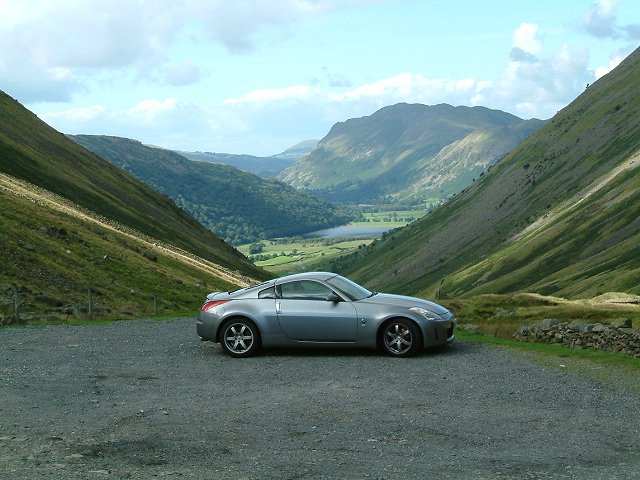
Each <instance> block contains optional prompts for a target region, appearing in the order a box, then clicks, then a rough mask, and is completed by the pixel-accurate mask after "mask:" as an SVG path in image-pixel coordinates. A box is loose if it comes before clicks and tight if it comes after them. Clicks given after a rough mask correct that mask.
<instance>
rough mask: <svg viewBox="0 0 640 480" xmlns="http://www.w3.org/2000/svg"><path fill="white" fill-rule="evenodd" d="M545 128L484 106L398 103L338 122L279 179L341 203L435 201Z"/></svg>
mask: <svg viewBox="0 0 640 480" xmlns="http://www.w3.org/2000/svg"><path fill="white" fill-rule="evenodd" d="M542 124H543V122H542V121H540V120H535V119H534V120H528V121H525V120H522V119H520V118H518V117H516V116H514V115H511V114H509V113H505V112H502V111H499V110H490V109H488V108H484V107H452V106H451V105H446V104H441V105H435V106H427V105H420V104H413V105H409V104H405V103H400V104H397V105H393V106H389V107H385V108H382V109H380V110H378V111H377V112H375V113H374V114H373V115H371V116H368V117H362V118H354V119H351V120H347V121H346V122H340V123H337V124H335V125H334V126H333V127H332V128H331V130H330V131H329V133H328V134H327V136H325V137H324V138H323V139H322V140H320V142H319V143H318V146H317V147H316V148H315V149H314V150H312V151H311V152H310V153H309V154H308V155H306V156H305V157H303V158H301V159H300V160H298V161H297V162H296V163H294V164H293V165H292V166H290V167H289V168H287V169H286V170H284V171H283V172H281V173H280V174H279V175H278V178H280V179H281V180H283V181H284V182H286V183H288V184H290V185H293V186H294V187H296V188H302V189H305V190H308V191H310V192H313V193H314V194H316V195H318V196H320V197H323V198H332V199H333V200H335V201H339V202H345V203H384V202H402V201H404V202H407V201H409V202H414V203H416V204H418V203H423V202H425V201H426V202H428V203H439V202H441V201H442V200H443V199H445V198H447V197H449V196H450V195H452V194H453V193H455V192H457V191H460V190H461V189H462V188H464V187H465V186H467V185H468V184H469V183H470V182H471V181H472V179H473V178H474V177H478V176H479V175H480V173H482V172H484V171H485V170H486V169H487V168H488V167H490V166H491V165H492V164H493V163H495V162H496V161H497V160H499V159H500V158H501V157H503V156H504V155H505V154H506V153H507V152H508V151H509V150H510V149H512V148H513V147H515V146H516V145H517V144H519V143H520V142H521V141H522V140H523V139H525V138H526V137H527V136H528V135H530V134H531V133H532V132H534V131H535V130H536V129H538V128H539V127H540V126H541V125H542Z"/></svg>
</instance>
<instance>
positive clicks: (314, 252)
mask: <svg viewBox="0 0 640 480" xmlns="http://www.w3.org/2000/svg"><path fill="white" fill-rule="evenodd" d="M372 241H373V238H360V239H354V238H337V239H335V238H333V239H330V238H309V239H303V238H300V237H295V238H284V239H277V240H265V241H263V242H260V243H257V244H251V245H242V246H240V247H238V250H240V251H241V252H242V253H244V254H245V255H247V256H249V258H250V259H252V260H254V262H255V264H256V265H257V266H259V267H262V268H264V269H266V270H268V271H269V272H271V273H273V274H274V275H277V276H282V275H289V274H291V273H299V272H305V271H311V270H314V269H315V267H316V266H317V265H318V264H320V263H325V262H327V261H330V260H331V259H333V258H337V257H339V256H341V255H345V254H347V253H351V252H353V251H355V250H358V249H359V248H364V247H365V246H367V245H369V244H370V243H371V242H372ZM258 246H259V247H258ZM256 250H260V251H259V252H258V253H253V254H252V253H251V252H253V251H256Z"/></svg>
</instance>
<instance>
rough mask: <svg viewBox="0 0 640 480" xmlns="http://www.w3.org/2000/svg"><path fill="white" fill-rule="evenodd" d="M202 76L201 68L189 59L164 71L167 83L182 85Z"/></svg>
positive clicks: (193, 81)
mask: <svg viewBox="0 0 640 480" xmlns="http://www.w3.org/2000/svg"><path fill="white" fill-rule="evenodd" d="M203 77H204V73H203V71H202V69H201V68H200V67H198V66H197V65H196V64H195V63H193V62H192V61H191V60H187V61H184V62H182V63H181V64H180V65H178V66H176V67H170V68H169V69H168V70H167V72H166V75H165V82H166V83H167V84H168V85H173V86H177V87H182V86H186V85H193V84H194V83H197V82H198V81H199V80H200V79H201V78H203Z"/></svg>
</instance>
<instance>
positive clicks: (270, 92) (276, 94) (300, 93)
mask: <svg viewBox="0 0 640 480" xmlns="http://www.w3.org/2000/svg"><path fill="white" fill-rule="evenodd" d="M313 92H314V90H313V89H312V88H311V87H310V86H307V85H291V86H289V87H284V88H263V89H259V90H254V91H251V92H249V93H247V94H246V95H244V96H242V97H238V98H228V99H226V100H225V101H224V102H223V104H224V105H234V104H236V105H237V104H250V103H252V104H259V103H267V102H275V101H281V100H288V99H304V98H308V97H309V96H310V95H311V94H312V93H313Z"/></svg>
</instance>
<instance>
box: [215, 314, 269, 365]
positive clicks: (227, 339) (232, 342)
mask: <svg viewBox="0 0 640 480" xmlns="http://www.w3.org/2000/svg"><path fill="white" fill-rule="evenodd" d="M220 346H221V347H222V350H223V351H224V352H225V353H226V354H227V355H231V356H232V357H248V356H250V355H253V354H254V353H256V352H257V351H258V349H259V348H260V333H259V332H258V329H257V327H256V326H255V325H254V324H253V322H250V321H249V320H245V319H243V318H237V319H231V320H229V321H228V322H227V323H225V324H224V325H223V327H222V332H221V334H220Z"/></svg>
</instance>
